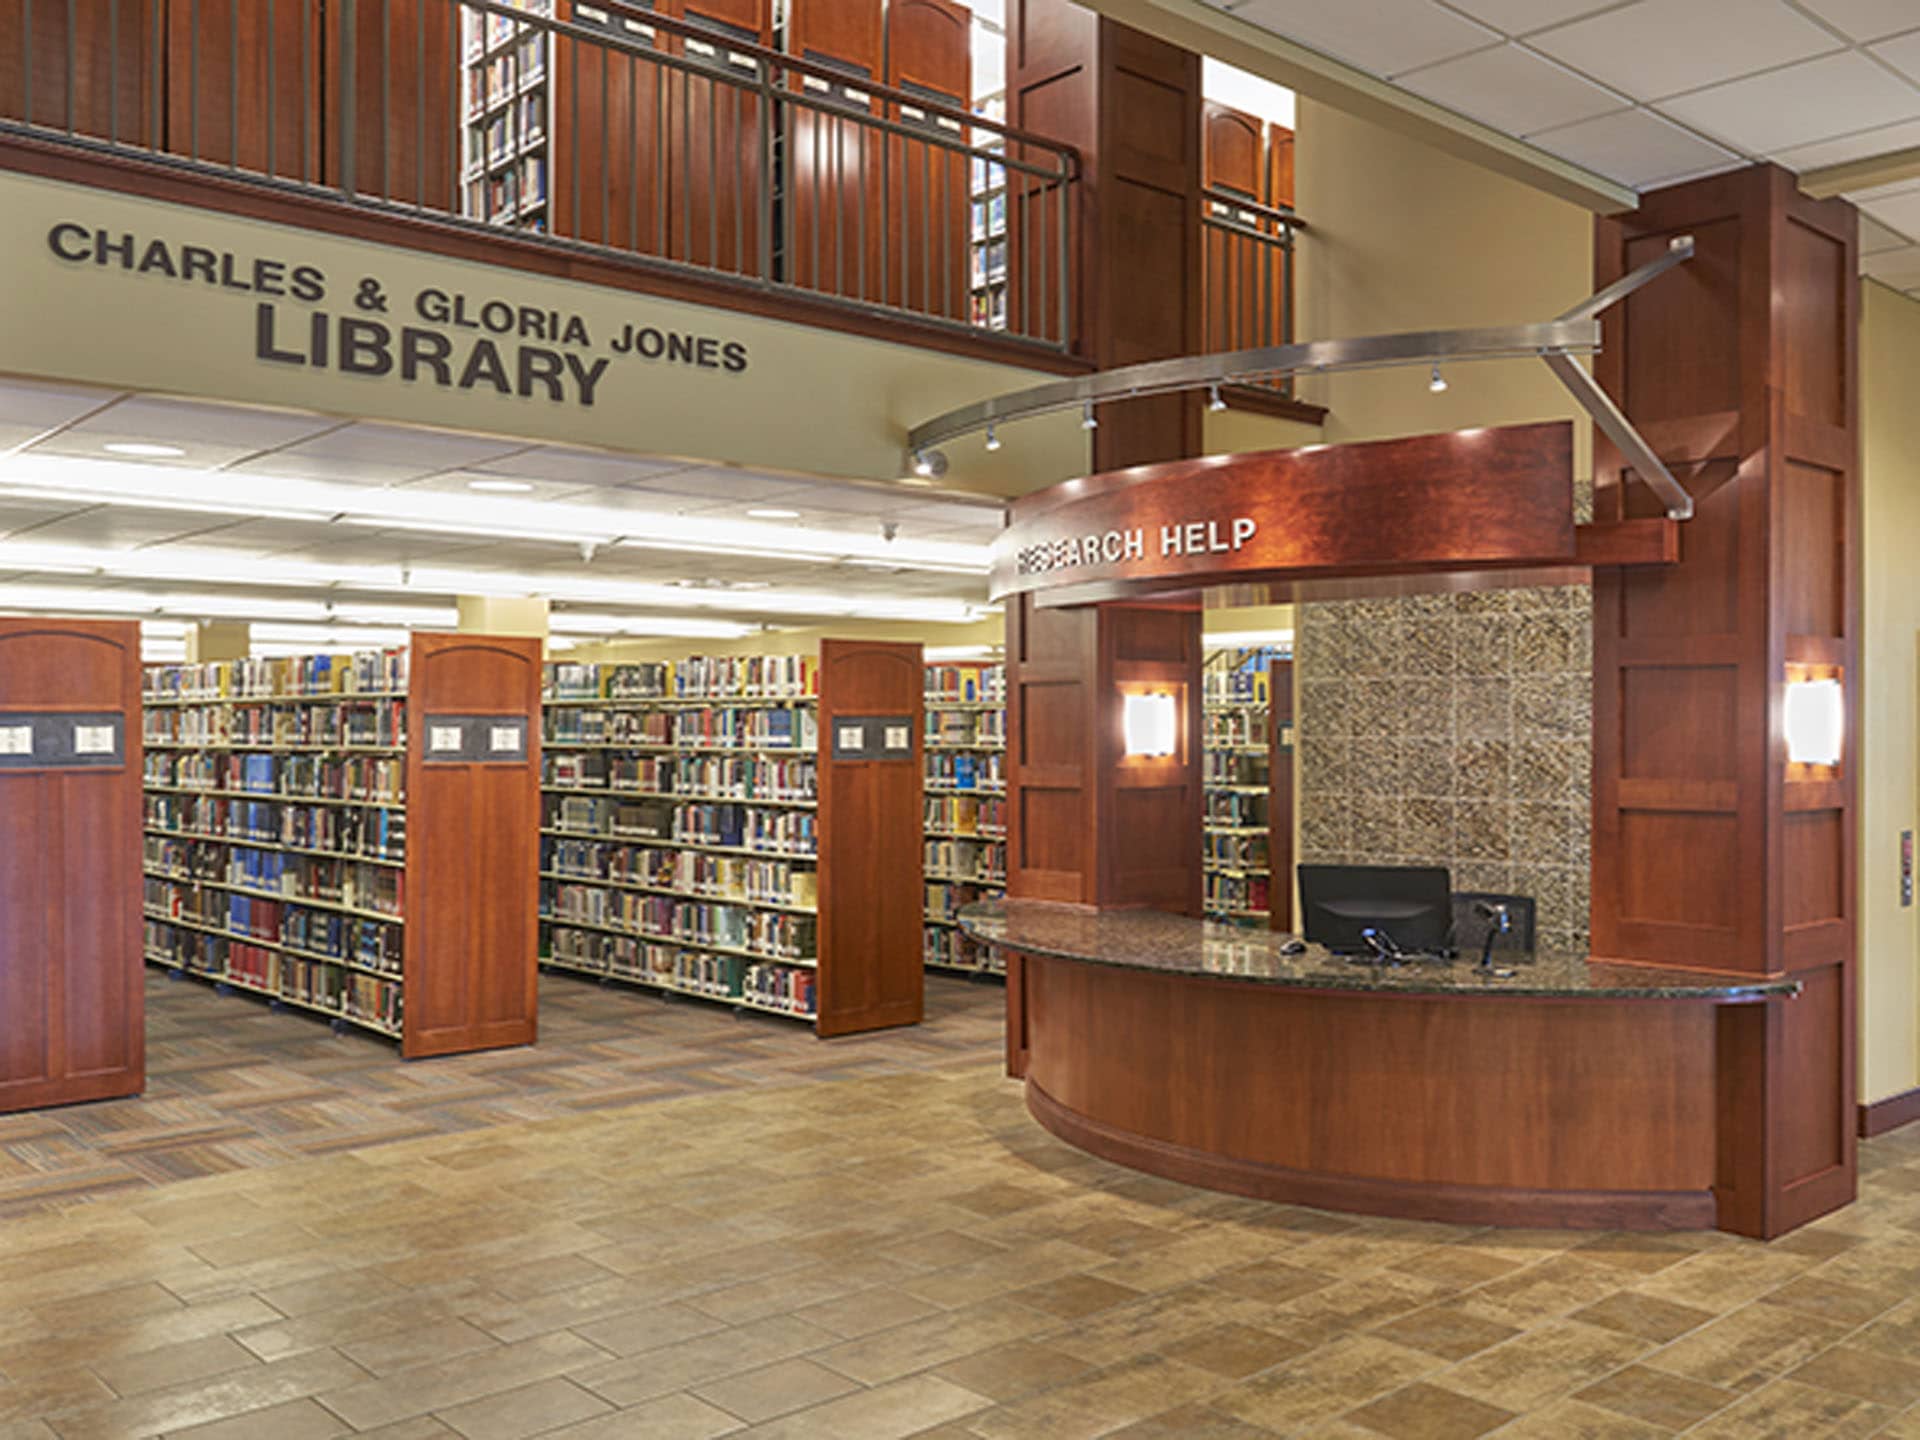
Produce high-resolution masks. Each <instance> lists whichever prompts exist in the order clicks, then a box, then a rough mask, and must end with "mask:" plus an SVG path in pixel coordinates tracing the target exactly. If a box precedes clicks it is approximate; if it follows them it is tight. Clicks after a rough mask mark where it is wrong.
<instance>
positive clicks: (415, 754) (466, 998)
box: [142, 635, 540, 1058]
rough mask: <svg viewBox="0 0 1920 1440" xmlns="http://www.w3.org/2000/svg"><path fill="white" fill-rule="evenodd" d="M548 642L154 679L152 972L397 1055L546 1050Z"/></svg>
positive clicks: (148, 864)
mask: <svg viewBox="0 0 1920 1440" xmlns="http://www.w3.org/2000/svg"><path fill="white" fill-rule="evenodd" d="M539 651H540V647H539V642H538V641H535V640H524V639H509V638H504V637H495V636H479V635H416V636H414V637H413V640H412V641H411V643H410V644H408V645H407V646H404V647H401V648H397V649H392V650H385V651H373V652H366V653H362V654H357V655H350V656H333V655H314V656H306V657H299V658H293V659H272V660H268V659H255V660H233V661H217V662H211V663H207V664H200V665H177V666H159V667H154V668H152V669H149V670H148V671H147V674H146V682H145V687H144V697H143V698H144V705H145V718H144V724H143V736H142V739H143V744H144V747H145V766H144V780H145V807H144V834H145V839H144V871H145V876H146V879H145V893H144V912H145V916H146V940H145V949H146V955H147V958H148V960H149V961H151V962H152V963H155V964H158V965H163V966H166V967H168V968H170V969H174V970H176V971H182V972H186V973H190V974H195V975H199V976H202V977H205V978H208V979H212V980H214V981H216V982H217V983H219V984H222V985H225V986H228V987H230V988H233V989H237V990H244V991H249V992H252V993H256V994H260V995H264V996H267V997H268V998H270V999H272V1000H274V1001H275V1002H277V1003H279V1004H282V1005H287V1006H291V1007H293V1008H296V1009H302V1010H308V1011H312V1012H315V1013H318V1014H321V1015H325V1016H328V1017H330V1018H331V1019H333V1020H334V1021H335V1022H336V1023H339V1024H347V1025H352V1026H355V1027H358V1028H360V1029H364V1030H370V1031H372V1032H374V1033H376V1034H380V1035H385V1036H388V1037H389V1038H392V1039H396V1040H399V1041H400V1042H401V1049H402V1053H403V1054H404V1055H406V1056H408V1057H409V1058H412V1057H417V1056H421V1055H430V1054H444V1053H451V1052H457V1051H464V1050H476V1049H487V1048H492V1047H494V1046H498V1045H512V1044H526V1043H530V1042H531V1041H532V1039H533V1037H534V1026H535V1010H536V1004H537V1002H536V996H535V983H534V982H535V972H534V969H533V946H534V931H533V922H534V905H535V893H534V884H535V876H534V844H533V841H534V836H533V826H534V806H535V800H536V796H535V792H534V774H535V768H534V767H535V765H536V764H537V755H538V752H537V745H538V740H537V735H536V733H535V727H534V721H535V703H536V697H537V694H538V673H539Z"/></svg>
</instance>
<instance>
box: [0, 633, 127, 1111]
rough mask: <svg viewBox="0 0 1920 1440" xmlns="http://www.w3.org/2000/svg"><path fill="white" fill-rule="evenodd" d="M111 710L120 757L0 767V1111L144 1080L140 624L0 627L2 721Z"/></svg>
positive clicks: (98, 1094) (114, 1090) (93, 1095)
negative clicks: (121, 740)
mask: <svg viewBox="0 0 1920 1440" xmlns="http://www.w3.org/2000/svg"><path fill="white" fill-rule="evenodd" d="M49 712H63V713H73V714H96V713H109V712H111V713H116V714H118V715H120V716H121V717H122V718H121V724H122V729H123V733H124V736H125V749H124V753H123V755H122V763H120V764H119V765H115V766H100V767H91V768H87V769H64V770H56V769H15V768H8V769H4V770H0V1111H11V1110H26V1109H33V1108H36V1107H39V1106H43V1105H65V1104H71V1103H73V1102H76V1101H82V1100H100V1099H105V1098H107V1097H110V1096H116V1095H137V1094H139V1093H140V1091H141V1090H142V1089H144V1088H145V1086H146V1039H145V1001H144V994H145V992H144V990H143V988H142V987H143V977H142V975H141V961H140V893H141V882H140V775H141V751H140V733H141V724H140V627H139V626H138V625H136V624H133V623H131V622H126V621H101V620H60V619H31V620H25V619H21V620H10V619H0V721H4V720H6V719H7V718H8V717H9V715H17V714H44V713H49Z"/></svg>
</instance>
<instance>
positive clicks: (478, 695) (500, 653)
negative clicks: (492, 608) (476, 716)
mask: <svg viewBox="0 0 1920 1440" xmlns="http://www.w3.org/2000/svg"><path fill="white" fill-rule="evenodd" d="M414 654H415V656H416V660H415V664H416V666H417V671H416V673H415V674H414V676H413V679H412V685H411V688H412V689H413V691H414V692H415V696H416V699H418V700H419V701H420V703H422V704H427V705H431V706H433V707H434V708H436V709H440V710H471V711H477V712H480V713H485V712H487V711H490V710H498V711H501V712H503V713H514V712H518V711H521V710H524V709H525V708H526V704H527V699H526V696H527V689H528V687H529V686H532V687H533V688H534V690H535V692H536V693H537V692H538V689H539V684H540V650H539V642H538V641H534V642H533V648H532V649H531V650H529V649H528V648H527V642H525V641H520V642H517V643H514V642H505V643H503V642H502V641H500V640H497V639H494V638H491V637H484V638H483V637H467V636H461V635H417V636H415V637H414Z"/></svg>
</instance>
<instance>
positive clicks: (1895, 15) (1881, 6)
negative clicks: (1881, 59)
mask: <svg viewBox="0 0 1920 1440" xmlns="http://www.w3.org/2000/svg"><path fill="white" fill-rule="evenodd" d="M1799 5H1800V8H1801V9H1802V10H1806V11H1809V12H1811V13H1812V14H1815V15H1818V16H1819V17H1820V18H1821V19H1822V20H1824V21H1826V22H1827V23H1828V24H1829V25H1831V26H1833V27H1834V29H1836V30H1838V31H1840V32H1841V33H1842V34H1843V35H1845V36H1846V37H1847V38H1848V39H1849V40H1855V41H1861V42H1864V41H1868V40H1880V39H1884V38H1885V37H1886V36H1888V35H1894V34H1898V33H1899V32H1900V31H1902V30H1911V29H1913V28H1914V27H1915V26H1916V25H1920V13H1916V11H1915V9H1914V4H1913V0H1799Z"/></svg>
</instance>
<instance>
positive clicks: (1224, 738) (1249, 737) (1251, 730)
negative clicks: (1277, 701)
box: [1201, 710, 1271, 746]
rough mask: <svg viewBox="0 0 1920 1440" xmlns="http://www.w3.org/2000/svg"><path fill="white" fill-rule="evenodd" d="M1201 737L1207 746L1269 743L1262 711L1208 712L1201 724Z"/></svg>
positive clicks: (1269, 738) (1262, 744)
mask: <svg viewBox="0 0 1920 1440" xmlns="http://www.w3.org/2000/svg"><path fill="white" fill-rule="evenodd" d="M1201 736H1202V739H1203V741H1204V743H1205V744H1207V745H1209V746H1216V745H1260V746H1265V745H1267V744H1269V743H1271V737H1270V736H1269V735H1268V734H1267V712H1266V711H1264V710H1209V711H1207V712H1206V714H1205V716H1204V717H1203V719H1202V722H1201Z"/></svg>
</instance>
